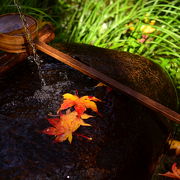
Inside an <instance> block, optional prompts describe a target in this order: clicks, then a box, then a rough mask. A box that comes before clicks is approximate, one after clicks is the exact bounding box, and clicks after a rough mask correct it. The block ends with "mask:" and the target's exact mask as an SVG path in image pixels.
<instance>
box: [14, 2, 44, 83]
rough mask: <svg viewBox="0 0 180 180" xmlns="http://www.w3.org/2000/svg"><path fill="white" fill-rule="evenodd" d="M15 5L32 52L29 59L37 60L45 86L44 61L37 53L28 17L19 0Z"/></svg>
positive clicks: (40, 76) (31, 60)
mask: <svg viewBox="0 0 180 180" xmlns="http://www.w3.org/2000/svg"><path fill="white" fill-rule="evenodd" d="M14 5H15V6H16V7H17V10H18V13H19V16H20V19H21V21H22V25H23V27H24V31H25V37H26V40H27V42H28V45H29V47H28V49H29V50H30V52H31V54H32V55H30V56H29V57H28V60H29V61H30V62H35V63H36V65H37V67H38V73H39V78H40V80H41V85H42V86H45V85H46V81H45V79H44V78H43V73H42V70H41V63H42V62H43V61H42V60H41V59H40V57H39V56H38V54H37V51H36V46H35V43H34V42H33V39H32V37H31V33H30V31H29V29H28V22H27V19H26V17H25V15H24V14H23V13H22V9H21V6H20V5H19V2H18V0H14Z"/></svg>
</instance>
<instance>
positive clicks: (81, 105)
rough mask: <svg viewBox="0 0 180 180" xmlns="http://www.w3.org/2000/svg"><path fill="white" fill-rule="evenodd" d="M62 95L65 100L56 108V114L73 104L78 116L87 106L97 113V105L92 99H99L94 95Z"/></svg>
mask: <svg viewBox="0 0 180 180" xmlns="http://www.w3.org/2000/svg"><path fill="white" fill-rule="evenodd" d="M63 97H64V99H65V100H64V101H63V104H62V105H61V106H60V108H59V109H58V111H57V114H58V113H60V111H62V110H65V109H67V108H70V107H73V106H74V108H75V111H76V112H77V113H78V116H79V117H80V116H81V115H82V114H83V113H84V112H85V111H86V109H87V108H90V109H91V110H92V111H94V112H96V113H98V109H97V105H96V103H95V102H93V101H101V100H100V99H98V98H96V97H94V96H83V97H78V96H76V95H72V94H69V93H67V94H64V95H63Z"/></svg>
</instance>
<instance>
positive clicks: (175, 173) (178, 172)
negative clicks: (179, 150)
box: [159, 163, 180, 179]
mask: <svg viewBox="0 0 180 180" xmlns="http://www.w3.org/2000/svg"><path fill="white" fill-rule="evenodd" d="M176 165H177V164H176V163H174V164H173V165H172V167H171V169H172V172H170V171H168V172H166V173H164V174H159V175H161V176H166V177H170V178H174V179H180V169H178V168H177V166H176Z"/></svg>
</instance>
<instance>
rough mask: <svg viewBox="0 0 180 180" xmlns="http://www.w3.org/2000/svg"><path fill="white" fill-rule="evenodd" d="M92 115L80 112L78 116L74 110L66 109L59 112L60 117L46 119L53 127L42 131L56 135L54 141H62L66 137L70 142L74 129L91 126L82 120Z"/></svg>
mask: <svg viewBox="0 0 180 180" xmlns="http://www.w3.org/2000/svg"><path fill="white" fill-rule="evenodd" d="M90 117H93V116H91V115H88V114H85V113H84V114H82V115H81V116H80V117H79V116H78V113H77V112H76V111H73V112H71V111H68V110H67V111H66V114H61V115H60V118H54V119H48V121H49V123H50V124H51V125H52V126H53V127H49V128H47V129H45V130H43V131H42V133H44V134H48V135H54V136H56V138H55V140H54V141H55V142H63V141H65V140H66V139H68V141H69V142H70V143H71V142H72V133H73V132H74V131H76V130H77V129H78V128H79V127H80V126H91V125H90V124H87V123H85V122H84V121H83V119H88V118H90Z"/></svg>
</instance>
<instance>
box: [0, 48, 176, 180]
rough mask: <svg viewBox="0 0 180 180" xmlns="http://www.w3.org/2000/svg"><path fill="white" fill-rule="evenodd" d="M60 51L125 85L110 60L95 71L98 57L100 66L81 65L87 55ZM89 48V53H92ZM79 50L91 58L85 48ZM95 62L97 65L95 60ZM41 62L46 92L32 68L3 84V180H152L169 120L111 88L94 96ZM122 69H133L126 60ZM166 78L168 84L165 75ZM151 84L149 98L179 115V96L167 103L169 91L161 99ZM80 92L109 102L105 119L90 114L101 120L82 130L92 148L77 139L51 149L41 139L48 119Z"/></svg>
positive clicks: (74, 78) (64, 70)
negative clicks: (65, 96) (66, 96)
mask: <svg viewBox="0 0 180 180" xmlns="http://www.w3.org/2000/svg"><path fill="white" fill-rule="evenodd" d="M59 48H60V49H64V50H65V51H66V52H67V51H68V52H69V54H71V55H72V56H73V57H75V58H77V59H79V60H80V61H85V60H86V63H90V65H91V66H93V65H94V66H96V67H97V69H98V68H99V70H102V71H103V72H105V73H107V74H108V73H109V74H111V75H110V76H112V77H113V78H116V77H119V75H118V73H117V71H111V70H109V71H108V70H107V69H108V68H109V69H111V68H110V67H108V66H104V65H103V62H105V63H107V62H106V60H105V58H101V60H102V61H101V63H99V65H97V62H98V61H97V59H98V58H100V56H97V55H96V57H97V58H96V61H93V60H92V61H91V60H90V58H87V57H86V58H85V59H83V58H82V57H85V56H84V55H83V54H82V53H81V51H79V52H80V53H79V54H78V53H77V50H76V53H74V54H73V52H71V51H70V50H68V49H67V47H65V46H64V47H63V48H62V47H59ZM75 48H77V46H75ZM87 48H88V49H87V51H89V52H91V49H89V48H91V47H89V46H87ZM70 49H71V50H73V48H70ZM81 49H83V50H84V51H85V52H86V48H81ZM97 50H100V51H101V49H97ZM86 53H87V52H86ZM111 54H112V51H110V54H109V55H107V52H106V57H108V58H107V59H109V57H110V55H111ZM91 57H92V58H91V59H93V57H94V54H93V53H91ZM113 57H115V56H113ZM41 58H42V59H43V63H42V65H41V72H42V76H43V78H44V80H45V83H46V84H42V82H41V80H40V79H39V76H38V71H37V67H36V66H35V65H34V64H33V63H31V62H29V61H28V60H26V61H24V62H23V63H21V64H20V65H18V66H16V68H14V69H12V70H11V71H10V72H8V73H6V74H4V75H3V76H1V77H0V129H1V131H0V137H1V141H0V147H1V149H0V159H1V161H0V179H2V180H7V179H23V180H24V179H28V180H29V179H43V180H44V179H62V180H63V179H73V180H76V179H77V180H84V179H87V180H88V179H89V180H91V179H92V180H96V179H97V180H104V179H122V180H130V179H139V180H144V179H146V180H148V179H150V178H151V175H152V173H153V170H154V168H155V165H156V163H157V160H158V158H159V157H160V155H161V154H162V153H163V149H164V145H165V143H166V140H167V138H168V136H169V133H170V129H169V128H170V123H169V122H168V120H165V121H163V122H166V123H162V121H161V118H163V117H161V116H159V115H158V114H157V113H155V112H153V111H151V110H149V109H147V108H146V107H144V106H142V105H141V104H139V103H138V102H136V101H135V100H133V99H131V98H130V97H127V96H125V95H123V94H121V93H120V92H116V91H111V92H110V93H108V92H107V91H106V87H98V88H95V85H96V84H97V83H98V82H97V81H95V80H93V79H91V78H89V77H87V76H85V75H83V74H81V73H80V72H78V71H76V70H74V69H72V68H70V67H68V66H66V65H64V64H62V63H60V62H58V61H56V60H55V59H53V58H50V57H48V56H46V55H44V54H41ZM117 58H118V57H117V55H116V57H115V58H111V62H112V64H113V62H114V61H113V60H115V59H117ZM87 60H88V61H87ZM138 60H139V59H138ZM94 62H96V63H95V64H94ZM120 62H121V63H119V64H121V65H122V64H126V65H127V62H126V63H125V61H122V60H121V59H120ZM129 65H130V64H129ZM133 66H134V65H133ZM107 67H108V68H107ZM121 67H123V66H121ZM127 67H128V66H127ZM135 67H137V66H136V65H135ZM154 67H155V69H156V70H157V69H158V68H159V67H158V68H157V67H156V65H154ZM106 68H107V69H106ZM115 70H117V64H116V68H115ZM157 71H158V72H159V70H157ZM119 72H120V71H119ZM124 72H125V71H124ZM151 72H153V71H151ZM114 73H116V75H115V74H114ZM127 73H128V72H127ZM162 73H163V72H162V71H160V73H159V74H162ZM109 74H108V75H109ZM144 74H146V73H145V72H144ZM129 77H130V76H128V78H127V77H126V76H123V79H124V81H125V78H126V82H127V84H131V85H132V86H134V85H136V87H137V88H139V89H141V90H142V91H144V92H143V93H144V94H146V93H148V91H147V90H148V88H143V87H142V88H141V87H140V86H142V84H139V85H138V84H136V83H134V84H133V81H130V80H129ZM131 77H132V76H131ZM145 77H146V76H145ZM145 77H143V78H145ZM143 78H141V79H143ZM157 78H159V77H157ZM163 78H164V80H165V79H166V80H167V81H168V77H166V75H164V76H163ZM157 82H158V81H157ZM149 83H150V84H149V86H150V90H151V91H152V92H150V94H151V95H152V96H154V97H155V98H154V99H155V100H156V98H159V99H158V100H159V101H160V102H161V103H165V104H167V103H169V104H168V105H169V107H171V108H174V109H175V108H176V97H175V95H174V97H172V96H171V97H172V98H171V100H168V102H165V101H166V100H165V99H164V102H163V100H162V96H161V95H160V93H159V92H160V91H161V92H162V93H164V92H165V90H164V91H163V88H164V87H163V88H161V87H160V86H159V89H160V90H159V89H158V92H156V89H157V86H156V85H155V84H154V82H152V83H151V82H149ZM160 84H161V82H160ZM167 87H169V91H168V92H170V93H172V94H173V93H175V91H174V89H173V86H172V85H171V82H170V81H168V86H167ZM76 90H78V92H79V95H80V96H83V95H93V96H96V97H98V98H100V99H102V100H103V103H99V104H98V108H99V111H100V112H101V114H102V115H103V116H102V117H100V116H98V115H96V114H93V113H92V112H90V113H91V114H93V115H95V117H94V118H90V119H88V120H86V122H87V123H90V124H91V125H92V127H80V128H79V129H78V133H80V134H84V135H86V136H89V137H92V138H93V140H92V141H88V140H86V139H83V138H81V137H79V136H75V135H74V136H73V142H72V144H69V142H68V141H65V142H63V143H52V141H53V139H54V138H53V137H52V136H48V135H45V134H42V133H41V130H43V129H44V128H47V127H49V123H48V121H47V117H48V116H47V115H48V113H50V112H51V113H55V112H56V110H57V109H58V107H59V105H60V103H61V102H62V100H63V99H62V95H63V94H64V93H67V92H68V93H72V94H74V93H75V91H76ZM166 93H167V89H166ZM163 97H164V96H163Z"/></svg>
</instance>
